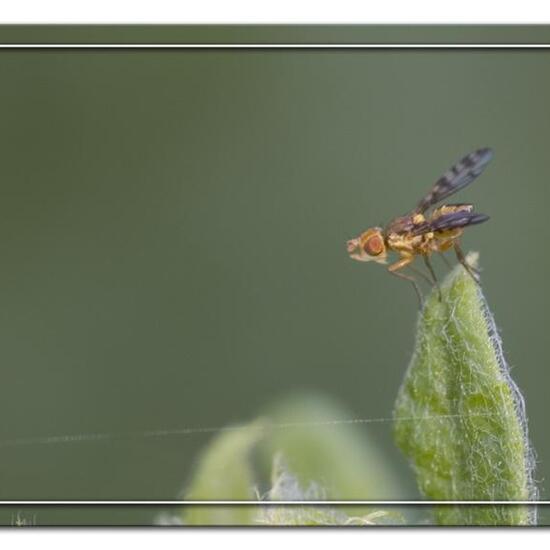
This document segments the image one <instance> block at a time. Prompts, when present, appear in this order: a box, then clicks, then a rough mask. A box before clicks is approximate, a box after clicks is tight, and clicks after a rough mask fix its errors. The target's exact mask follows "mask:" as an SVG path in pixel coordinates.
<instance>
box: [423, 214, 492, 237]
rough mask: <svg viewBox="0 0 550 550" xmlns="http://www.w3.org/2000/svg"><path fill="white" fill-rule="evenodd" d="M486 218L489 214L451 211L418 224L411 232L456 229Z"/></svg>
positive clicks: (480, 221)
mask: <svg viewBox="0 0 550 550" xmlns="http://www.w3.org/2000/svg"><path fill="white" fill-rule="evenodd" d="M488 219H489V216H487V215H485V214H478V213H476V212H464V211H463V212H451V213H449V214H443V215H442V216H440V217H439V218H436V219H435V220H432V221H426V222H423V223H421V224H418V225H417V227H416V228H415V229H413V231H412V234H413V235H423V234H424V233H430V232H432V231H433V232H436V231H448V230H449V229H457V228H459V227H466V226H468V225H476V224H478V223H483V222H486V221H487V220H488Z"/></svg>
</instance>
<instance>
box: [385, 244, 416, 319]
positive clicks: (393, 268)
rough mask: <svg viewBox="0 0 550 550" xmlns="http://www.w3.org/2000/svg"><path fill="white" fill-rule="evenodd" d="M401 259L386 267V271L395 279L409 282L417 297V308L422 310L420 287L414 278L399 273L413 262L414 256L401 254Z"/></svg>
mask: <svg viewBox="0 0 550 550" xmlns="http://www.w3.org/2000/svg"><path fill="white" fill-rule="evenodd" d="M401 254H402V256H403V257H402V258H401V259H400V260H398V261H397V262H395V263H394V264H391V265H390V266H389V267H388V271H389V272H390V273H391V274H392V275H395V276H396V277H399V278H401V279H405V280H406V281H410V282H411V283H412V285H413V287H414V290H415V292H416V295H417V297H418V302H419V307H420V309H422V305H423V304H424V298H423V297H422V293H421V292H420V287H419V286H418V283H417V282H416V279H415V278H414V277H411V276H410V275H405V273H400V272H399V270H400V269H403V268H404V267H407V266H408V265H409V264H410V263H411V262H412V261H413V260H414V256H412V255H408V254H407V255H405V254H404V253H403V252H401Z"/></svg>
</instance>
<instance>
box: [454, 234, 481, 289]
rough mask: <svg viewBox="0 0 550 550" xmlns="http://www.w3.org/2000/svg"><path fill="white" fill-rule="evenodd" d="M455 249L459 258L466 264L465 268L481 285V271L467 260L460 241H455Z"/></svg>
mask: <svg viewBox="0 0 550 550" xmlns="http://www.w3.org/2000/svg"><path fill="white" fill-rule="evenodd" d="M454 249H455V254H456V257H457V259H458V261H459V262H460V263H461V264H462V265H463V266H464V269H465V270H466V271H467V272H468V273H469V274H470V275H471V277H472V279H473V280H474V281H475V282H476V283H477V284H478V285H479V284H480V283H479V271H478V270H477V269H476V268H475V267H472V266H471V265H470V264H469V263H468V262H467V261H466V257H465V256H464V252H462V248H460V245H459V244H458V242H455V243H454Z"/></svg>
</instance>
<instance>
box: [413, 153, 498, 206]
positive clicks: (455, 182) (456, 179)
mask: <svg viewBox="0 0 550 550" xmlns="http://www.w3.org/2000/svg"><path fill="white" fill-rule="evenodd" d="M492 158H493V151H492V150H491V149H489V148H488V147H485V148H483V149H478V150H477V151H474V152H473V153H470V154H469V155H466V156H465V157H464V158H463V159H462V160H460V161H459V162H457V163H456V164H455V165H454V166H452V167H451V168H449V170H447V172H445V173H444V174H443V175H442V176H441V177H440V178H439V179H438V180H437V181H436V182H435V183H434V186H433V187H432V189H431V191H430V192H429V193H428V194H427V195H426V196H425V197H424V198H423V199H422V200H421V201H420V202H419V203H418V206H417V207H416V212H425V211H426V210H427V209H428V208H430V206H433V205H434V204H437V203H438V202H440V201H442V200H443V199H446V198H447V197H448V196H449V195H452V194H453V193H456V192H457V191H458V190H459V189H462V188H463V187H466V186H467V185H468V184H470V183H471V182H472V181H474V180H475V179H476V178H477V177H478V176H479V175H480V174H481V172H483V170H484V169H485V167H486V166H487V164H488V163H489V161H490V160H491V159H492Z"/></svg>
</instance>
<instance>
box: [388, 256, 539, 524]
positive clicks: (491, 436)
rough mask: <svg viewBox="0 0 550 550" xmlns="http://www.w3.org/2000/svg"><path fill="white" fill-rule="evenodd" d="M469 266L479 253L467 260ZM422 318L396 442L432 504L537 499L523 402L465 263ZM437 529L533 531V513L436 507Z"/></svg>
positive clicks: (514, 508) (400, 400)
mask: <svg viewBox="0 0 550 550" xmlns="http://www.w3.org/2000/svg"><path fill="white" fill-rule="evenodd" d="M467 260H468V262H469V263H470V264H471V265H475V264H476V263H477V254H469V255H468V258H467ZM441 293H442V299H441V300H440V299H439V296H438V293H437V291H435V290H434V291H432V293H431V295H430V296H429V297H428V299H427V301H426V304H425V307H424V308H423V310H422V311H421V313H420V316H419V320H418V327H417V335H416V343H415V350H414V354H413V358H412V360H411V363H410V365H409V367H408V369H407V372H406V374H405V377H404V380H403V383H402V385H401V388H400V390H399V394H398V397H397V401H396V404H395V411H394V417H395V425H394V426H395V428H394V435H395V440H396V442H397V445H398V446H399V448H400V449H401V451H402V452H403V453H404V454H405V455H406V456H407V457H408V459H409V460H410V462H411V463H412V466H413V468H414V470H415V473H416V476H417V482H418V485H419V489H420V492H421V493H422V495H423V496H424V497H426V498H428V499H430V500H457V501H461V500H503V501H518V500H522V501H523V500H535V499H536V496H537V492H536V488H535V485H534V482H533V467H534V455H533V451H532V449H531V447H530V444H529V439H528V435H527V418H526V415H525V406H524V401H523V397H522V395H521V393H520V391H519V389H518V388H517V386H516V384H515V383H514V381H513V380H512V378H511V376H510V371H509V368H508V365H507V364H506V361H505V359H504V355H503V352H502V344H501V340H500V338H499V336H498V333H497V330H496V327H495V323H494V320H493V317H492V315H491V313H490V311H489V308H488V306H487V302H486V300H485V298H484V296H483V293H482V291H481V288H480V287H479V286H478V285H477V284H476V283H475V281H474V280H473V279H472V277H471V276H470V275H469V274H468V273H467V272H466V270H465V269H464V268H463V267H462V266H461V265H459V266H457V267H456V268H455V269H453V271H451V273H449V275H448V276H447V277H446V279H445V280H444V282H443V284H442V285H441ZM434 513H435V520H436V522H437V523H439V524H443V525H531V524H534V523H535V522H536V517H535V514H536V509H535V507H534V506H521V505H494V506H492V505H485V506H482V505H456V506H453V505H442V506H436V507H434Z"/></svg>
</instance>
